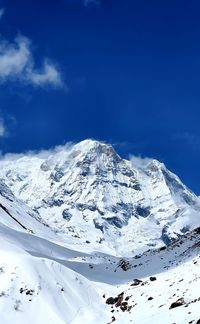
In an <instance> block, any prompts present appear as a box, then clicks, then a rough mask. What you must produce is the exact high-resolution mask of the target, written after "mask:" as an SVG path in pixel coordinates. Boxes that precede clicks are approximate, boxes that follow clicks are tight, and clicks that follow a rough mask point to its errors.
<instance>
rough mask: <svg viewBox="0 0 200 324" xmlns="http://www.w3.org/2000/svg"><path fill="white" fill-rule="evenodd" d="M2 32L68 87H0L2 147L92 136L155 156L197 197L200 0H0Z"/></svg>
mask: <svg viewBox="0 0 200 324" xmlns="http://www.w3.org/2000/svg"><path fill="white" fill-rule="evenodd" d="M0 5H1V7H4V8H5V10H6V13H5V15H4V17H3V19H2V20H1V21H0V34H1V37H3V38H5V39H9V40H10V41H13V39H14V38H15V36H16V34H17V33H21V34H23V35H25V36H26V37H28V38H29V39H31V40H32V50H33V53H34V57H35V59H36V62H37V64H40V63H41V61H42V59H43V57H44V56H48V57H51V58H52V60H54V61H55V62H56V63H57V64H58V65H59V66H60V68H61V71H62V76H63V78H64V80H65V84H66V85H67V87H68V90H67V91H66V89H65V90H64V89H59V90H58V89H57V90H56V89H55V90H54V89H38V88H34V87H31V86H30V85H29V86H27V85H22V84H19V83H13V82H9V83H6V84H4V85H1V86H0V114H1V116H2V117H3V118H4V120H5V121H6V123H7V127H8V128H9V133H10V136H9V137H7V138H4V139H1V140H0V144H1V148H2V150H3V152H22V151H25V150H30V149H31V150H32V149H40V148H49V147H52V146H54V145H59V144H62V143H64V142H66V141H80V140H82V139H85V138H95V139H99V140H103V141H108V142H111V143H114V144H116V149H117V150H118V151H119V152H120V153H121V154H122V155H123V156H127V155H128V154H129V153H132V154H135V155H139V154H141V155H142V156H148V157H155V158H157V159H159V160H161V161H163V162H164V163H165V164H166V165H167V167H168V168H170V169H171V170H172V171H174V172H175V173H177V174H178V175H179V176H180V177H181V179H182V180H183V181H184V182H185V183H186V184H187V185H188V186H189V187H190V188H191V189H192V190H194V191H195V192H196V193H197V194H200V168H199V166H200V126H199V124H200V19H199V17H200V2H199V1H193V0H191V1H186V0H182V1H177V0H167V1H166V0H162V1H160V0H155V1H149V0H146V1H144V0H140V1H133V0H107V1H106V0H102V1H101V5H100V6H91V7H88V8H86V7H84V6H83V5H82V4H81V0H80V1H78V0H71V1H68V0H57V1H55V0H54V1H53V0H43V1H41V0H32V1H31V0H15V1H9V0H8V1H6V0H2V1H0Z"/></svg>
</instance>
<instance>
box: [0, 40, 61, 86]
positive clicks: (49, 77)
mask: <svg viewBox="0 0 200 324" xmlns="http://www.w3.org/2000/svg"><path fill="white" fill-rule="evenodd" d="M8 80H18V81H21V82H24V83H29V84H32V85H35V86H46V85H49V86H53V87H61V86H62V85H63V82H62V78H61V74H60V72H59V70H58V68H57V67H56V66H55V65H54V64H52V63H50V62H49V60H48V59H46V58H45V59H44V63H43V66H42V67H41V69H40V70H39V69H37V68H35V63H34V58H33V54H32V52H31V42H30V40H29V39H28V38H26V37H23V36H18V37H16V39H15V41H14V42H13V43H9V42H6V41H2V42H1V43H0V81H1V82H2V83H4V82H6V81H8Z"/></svg>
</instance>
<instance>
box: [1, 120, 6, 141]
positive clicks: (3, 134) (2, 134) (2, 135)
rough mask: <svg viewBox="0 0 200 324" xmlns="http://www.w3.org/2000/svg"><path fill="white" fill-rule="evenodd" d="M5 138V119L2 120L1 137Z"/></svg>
mask: <svg viewBox="0 0 200 324" xmlns="http://www.w3.org/2000/svg"><path fill="white" fill-rule="evenodd" d="M5 136H6V127H5V124H4V121H3V119H0V137H5Z"/></svg>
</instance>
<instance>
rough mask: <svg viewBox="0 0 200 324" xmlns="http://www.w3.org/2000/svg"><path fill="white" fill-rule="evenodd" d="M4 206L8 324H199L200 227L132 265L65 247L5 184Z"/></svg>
mask: <svg viewBox="0 0 200 324" xmlns="http://www.w3.org/2000/svg"><path fill="white" fill-rule="evenodd" d="M2 187H3V188H2ZM0 200H1V205H0V234H1V235H0V246H1V247H0V312H1V322H2V323H4V324H11V323H13V322H15V323H16V324H25V323H27V322H28V323H31V324H35V323H37V324H44V323H49V324H81V323H83V321H85V322H86V323H88V324H93V323H98V324H105V323H112V322H116V323H119V324H127V323H132V322H133V323H136V324H139V323H140V324H147V323H149V322H151V323H156V324H161V323H162V324H168V323H176V324H183V323H199V319H200V316H199V303H200V295H199V280H200V276H199V267H200V258H199V241H200V228H197V229H195V230H193V231H192V232H190V233H187V234H185V235H183V236H182V237H181V238H180V239H179V240H178V241H176V242H174V243H172V244H170V245H169V246H168V247H167V248H166V247H164V246H163V247H161V248H160V249H157V250H149V251H146V252H145V253H143V254H141V255H137V256H135V257H133V258H120V257H116V256H110V255H107V254H103V253H90V254H88V253H83V252H78V251H75V250H73V249H69V248H66V247H65V242H64V241H62V240H61V239H60V238H59V236H57V235H56V234H54V233H52V231H51V229H50V228H48V227H47V226H45V225H44V224H42V223H41V222H40V220H39V219H38V220H37V219H35V217H34V215H33V214H31V215H30V214H29V212H27V211H29V209H28V208H26V207H25V206H24V204H23V203H22V202H20V201H18V200H15V199H14V196H13V195H12V194H11V193H10V191H9V190H8V189H7V188H6V187H5V185H2V186H1V190H0ZM13 217H14V218H13ZM22 225H23V226H22ZM44 236H45V237H44ZM56 239H59V244H58V243H56V242H55V241H56ZM144 305H145V307H144Z"/></svg>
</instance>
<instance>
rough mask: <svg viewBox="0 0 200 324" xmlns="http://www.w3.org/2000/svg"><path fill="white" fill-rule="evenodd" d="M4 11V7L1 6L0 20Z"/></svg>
mask: <svg viewBox="0 0 200 324" xmlns="http://www.w3.org/2000/svg"><path fill="white" fill-rule="evenodd" d="M4 13H5V10H4V8H1V9H0V20H1V18H2V17H3V15H4Z"/></svg>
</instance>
